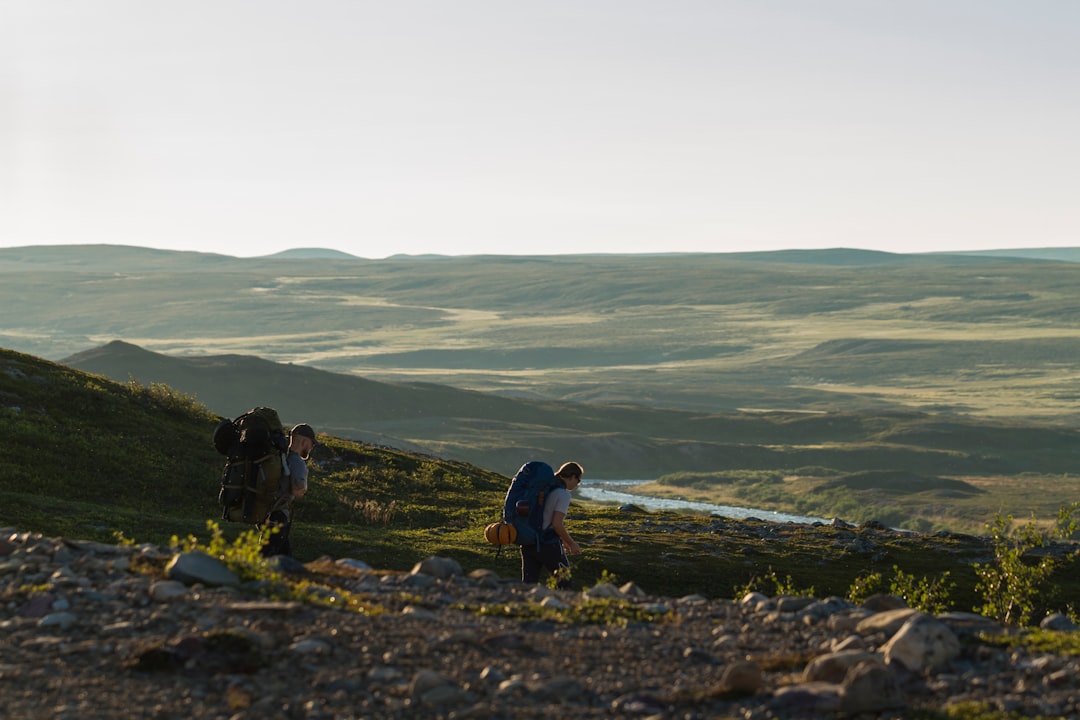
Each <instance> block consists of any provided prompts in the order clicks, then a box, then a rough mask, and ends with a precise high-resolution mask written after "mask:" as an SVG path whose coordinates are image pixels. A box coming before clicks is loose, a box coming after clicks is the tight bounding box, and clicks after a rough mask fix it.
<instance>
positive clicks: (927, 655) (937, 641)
mask: <svg viewBox="0 0 1080 720" xmlns="http://www.w3.org/2000/svg"><path fill="white" fill-rule="evenodd" d="M881 653H882V654H883V655H884V656H885V660H886V662H889V663H893V662H896V663H899V664H900V665H902V666H903V667H905V668H907V669H908V670H910V671H912V672H916V673H921V672H925V671H928V670H940V669H942V668H944V667H946V666H947V665H948V664H949V663H950V662H951V661H952V660H953V659H954V658H956V656H957V655H959V654H960V641H959V640H958V639H957V638H956V635H955V634H954V633H953V631H952V630H950V629H949V627H948V626H947V625H946V624H945V623H943V622H941V621H940V620H936V619H935V618H932V617H930V616H929V615H921V614H920V615H916V616H914V617H912V618H911V619H910V620H908V621H907V622H906V623H904V626H903V627H901V628H900V630H899V631H898V632H897V633H896V635H894V636H893V637H892V638H891V639H890V640H889V641H888V642H887V643H885V644H884V645H883V646H882V647H881Z"/></svg>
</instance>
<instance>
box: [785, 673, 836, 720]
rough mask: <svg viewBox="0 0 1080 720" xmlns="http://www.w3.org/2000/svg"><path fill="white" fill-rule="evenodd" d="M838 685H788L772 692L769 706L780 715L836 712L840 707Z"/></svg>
mask: <svg viewBox="0 0 1080 720" xmlns="http://www.w3.org/2000/svg"><path fill="white" fill-rule="evenodd" d="M840 692H841V688H840V686H839V685H836V684H834V683H817V682H815V683H803V684H801V685H788V686H786V687H782V688H780V689H778V690H777V691H776V692H775V693H774V694H773V699H772V701H770V702H769V707H770V708H772V710H773V711H775V712H776V713H777V714H779V715H780V716H781V717H793V718H794V717H805V716H806V715H808V714H810V713H815V712H817V713H821V712H836V711H837V710H839V709H840Z"/></svg>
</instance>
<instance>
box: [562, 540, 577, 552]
mask: <svg viewBox="0 0 1080 720" xmlns="http://www.w3.org/2000/svg"><path fill="white" fill-rule="evenodd" d="M563 548H565V549H566V554H567V555H580V554H581V548H579V547H578V544H577V543H576V542H574V541H573V540H571V541H570V542H569V543H563Z"/></svg>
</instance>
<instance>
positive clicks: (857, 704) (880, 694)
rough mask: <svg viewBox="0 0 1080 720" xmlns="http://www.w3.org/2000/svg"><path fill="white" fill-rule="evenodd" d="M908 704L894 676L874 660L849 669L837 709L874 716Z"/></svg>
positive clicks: (878, 661) (879, 662)
mask: <svg viewBox="0 0 1080 720" xmlns="http://www.w3.org/2000/svg"><path fill="white" fill-rule="evenodd" d="M906 704H907V703H906V702H905V701H904V696H903V693H901V692H900V685H899V683H897V681H896V676H895V675H894V674H893V673H892V671H891V670H889V668H887V667H885V666H884V665H882V664H881V661H880V660H878V659H877V658H874V659H872V660H868V661H864V662H861V663H859V664H858V665H856V666H855V667H853V668H851V670H850V671H848V674H847V676H846V677H845V678H844V681H843V683H842V685H841V690H840V708H841V710H843V711H844V712H849V713H871V712H873V713H876V712H881V711H883V710H895V709H897V708H902V707H904V706H905V705H906Z"/></svg>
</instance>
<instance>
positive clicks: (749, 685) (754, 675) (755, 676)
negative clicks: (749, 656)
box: [720, 660, 765, 695]
mask: <svg viewBox="0 0 1080 720" xmlns="http://www.w3.org/2000/svg"><path fill="white" fill-rule="evenodd" d="M764 684H765V680H764V676H763V675H762V672H761V666H759V665H758V664H757V663H755V662H751V661H749V660H741V661H739V662H734V663H731V664H730V665H728V666H727V667H726V668H724V672H723V674H721V676H720V691H721V692H724V693H737V694H740V695H753V694H754V693H756V692H758V691H760V690H761V688H762V687H764Z"/></svg>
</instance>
